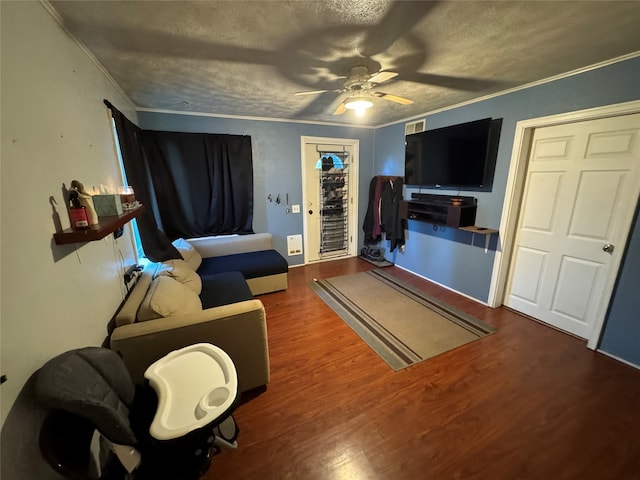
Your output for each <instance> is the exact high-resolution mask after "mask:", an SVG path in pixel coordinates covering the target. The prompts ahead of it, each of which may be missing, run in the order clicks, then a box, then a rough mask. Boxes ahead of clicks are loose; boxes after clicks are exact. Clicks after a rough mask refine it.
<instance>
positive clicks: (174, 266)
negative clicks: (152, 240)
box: [155, 260, 202, 295]
mask: <svg viewBox="0 0 640 480" xmlns="http://www.w3.org/2000/svg"><path fill="white" fill-rule="evenodd" d="M163 275H164V276H167V277H171V278H173V279H175V280H177V281H179V282H180V283H182V284H183V285H184V286H185V287H189V288H190V289H191V290H193V291H194V293H195V294H196V295H200V292H201V291H202V280H201V279H200V275H198V274H197V273H196V272H194V271H193V270H192V269H191V268H190V267H189V266H188V265H187V262H186V261H185V260H167V261H166V262H162V264H160V266H159V267H158V270H157V271H156V275H155V276H156V277H160V276H163Z"/></svg>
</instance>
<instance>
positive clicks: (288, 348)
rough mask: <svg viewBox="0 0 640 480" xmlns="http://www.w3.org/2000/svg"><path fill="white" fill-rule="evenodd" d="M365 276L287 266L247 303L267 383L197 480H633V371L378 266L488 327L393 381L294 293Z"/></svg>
mask: <svg viewBox="0 0 640 480" xmlns="http://www.w3.org/2000/svg"><path fill="white" fill-rule="evenodd" d="M371 268H374V267H373V266H372V265H370V264H369V263H367V262H364V261H362V260H360V259H355V258H354V259H347V260H340V261H333V262H326V263H322V264H317V265H311V266H305V267H298V268H292V269H290V270H289V288H288V290H287V291H285V292H278V293H272V294H268V295H263V296H261V297H260V299H261V300H262V301H263V303H264V305H265V308H266V311H267V324H268V334H269V350H270V358H271V383H270V385H269V387H268V388H267V389H266V391H264V392H263V393H261V394H260V395H258V396H256V397H255V398H252V399H250V400H249V401H246V402H245V403H243V404H242V405H240V407H239V408H238V409H237V410H236V412H235V414H234V417H235V419H236V421H237V422H238V424H239V426H240V436H239V438H238V443H239V447H238V449H237V450H236V451H225V452H222V453H221V454H219V455H217V456H216V457H214V460H213V464H212V466H211V469H210V470H209V472H208V473H207V475H206V476H205V477H204V478H205V479H208V480H213V479H225V480H232V479H261V480H270V479H301V480H302V479H304V480H320V479H323V480H324V479H326V480H329V479H331V480H362V479H380V480H381V479H392V480H402V479H412V480H415V479H420V480H422V479H491V480H511V479H599V480H605V479H612V480H613V479H615V480H625V479H629V480H631V479H634V480H637V479H640V371H638V370H636V369H634V368H632V367H630V366H627V365H625V364H622V363H620V362H617V361H615V360H613V359H611V358H609V357H607V356H604V355H602V354H599V353H597V352H593V351H591V350H588V349H587V348H586V346H585V342H583V341H581V340H579V339H576V338H574V337H572V336H570V335H566V334H564V333H561V332H559V331H556V330H554V329H552V328H549V327H547V326H544V325H542V324H539V323H537V322H535V321H533V320H530V319H527V318H525V317H522V316H520V315H518V314H516V313H514V312H512V311H510V310H508V309H506V308H498V309H490V308H487V307H484V306H482V305H481V304H479V303H477V302H474V301H471V300H469V299H467V298H464V297H461V296H459V295H456V294H454V293H452V292H449V291H447V290H445V289H442V288H440V287H438V286H435V285H433V284H430V283H429V282H426V281H424V280H422V279H420V278H418V277H415V276H413V275H411V274H409V273H407V272H405V271H403V270H401V269H398V268H396V267H388V269H387V270H386V271H387V272H389V273H392V274H393V275H396V276H398V277H399V278H401V279H403V280H405V281H409V282H410V283H412V284H413V285H416V286H418V287H420V288H422V289H424V290H425V291H426V292H427V293H430V294H432V295H436V296H438V297H439V298H441V299H442V300H444V301H446V302H448V303H450V304H452V305H454V306H456V307H458V308H460V309H462V310H465V311H466V312H468V313H469V314H471V315H474V316H476V317H477V318H479V319H481V320H483V321H485V322H487V323H489V324H491V325H493V326H495V327H497V328H498V332H497V333H496V334H494V335H490V336H488V337H485V338H483V339H480V340H478V341H475V342H472V343H470V344H467V345H464V346H462V347H459V348H458V349H456V350H453V351H450V352H447V353H445V354H442V355H440V356H438V357H435V358H432V359H428V360H425V361H423V362H421V363H418V364H416V365H413V366H410V367H408V368H406V369H404V370H400V371H397V372H394V371H392V370H391V369H390V368H389V367H388V366H387V364H386V363H385V362H384V361H383V360H381V359H380V358H379V357H378V356H377V355H376V354H375V353H374V352H373V351H372V350H371V349H370V348H369V347H368V346H367V345H366V344H365V343H364V342H363V341H362V340H361V339H360V338H359V337H358V335H356V334H355V333H354V332H353V331H352V330H351V329H350V328H349V327H348V326H347V325H346V324H345V323H344V322H343V321H342V320H341V319H340V318H339V317H338V316H337V315H336V314H335V313H333V311H332V310H331V309H330V308H329V307H327V306H326V305H325V304H324V303H323V302H322V301H321V300H320V299H319V298H318V297H317V296H316V295H315V294H314V293H313V292H312V291H311V290H310V289H309V288H308V286H307V285H308V284H309V282H311V281H312V280H313V278H327V277H332V276H336V275H342V274H347V273H353V272H357V271H362V270H368V269H371Z"/></svg>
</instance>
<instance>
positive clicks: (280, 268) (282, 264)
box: [198, 250, 289, 281]
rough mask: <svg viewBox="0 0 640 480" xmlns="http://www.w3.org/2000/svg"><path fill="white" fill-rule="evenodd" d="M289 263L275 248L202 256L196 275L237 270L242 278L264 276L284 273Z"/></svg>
mask: <svg viewBox="0 0 640 480" xmlns="http://www.w3.org/2000/svg"><path fill="white" fill-rule="evenodd" d="M288 270H289V264H288V263H287V261H286V260H285V259H284V258H283V257H282V255H280V254H279V253H278V252H277V251H276V250H259V251H257V252H245V253H237V254H235V255H224V256H222V257H209V258H203V259H202V263H201V264H200V268H198V275H200V277H201V278H202V279H203V281H204V279H205V277H208V276H209V275H214V274H217V273H223V272H233V271H238V272H241V273H242V275H244V278H247V279H249V278H256V277H264V276H267V275H275V274H277V273H286V272H287V271H288Z"/></svg>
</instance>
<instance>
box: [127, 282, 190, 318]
mask: <svg viewBox="0 0 640 480" xmlns="http://www.w3.org/2000/svg"><path fill="white" fill-rule="evenodd" d="M201 310H202V302H201V301H200V297H198V295H196V294H195V293H194V292H193V290H191V289H189V288H188V287H185V286H184V285H183V284H181V283H180V282H178V281H177V280H175V279H173V278H171V277H167V276H162V277H157V278H156V279H155V280H153V281H152V282H151V285H150V286H149V290H147V294H146V295H145V297H144V300H143V301H142V303H141V304H140V308H139V309H138V321H140V322H144V321H147V320H155V319H156V318H161V317H170V316H172V315H178V314H181V315H182V314H185V313H192V312H199V311H201Z"/></svg>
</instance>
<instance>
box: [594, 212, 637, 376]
mask: <svg viewBox="0 0 640 480" xmlns="http://www.w3.org/2000/svg"><path fill="white" fill-rule="evenodd" d="M634 225H635V227H634V229H633V232H632V234H631V236H630V237H629V240H628V242H627V250H626V253H625V257H624V259H623V262H624V264H623V266H622V268H621V269H620V274H619V275H618V282H617V285H616V289H615V292H614V295H613V299H612V301H611V305H610V306H609V314H608V316H607V323H606V324H605V329H604V333H603V335H602V343H601V344H600V348H601V349H602V350H604V351H605V352H608V353H610V354H612V355H615V356H616V357H618V358H623V359H625V360H626V361H628V362H631V363H634V364H635V365H638V366H640V295H639V294H638V293H640V212H638V211H636V220H635V224H634Z"/></svg>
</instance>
